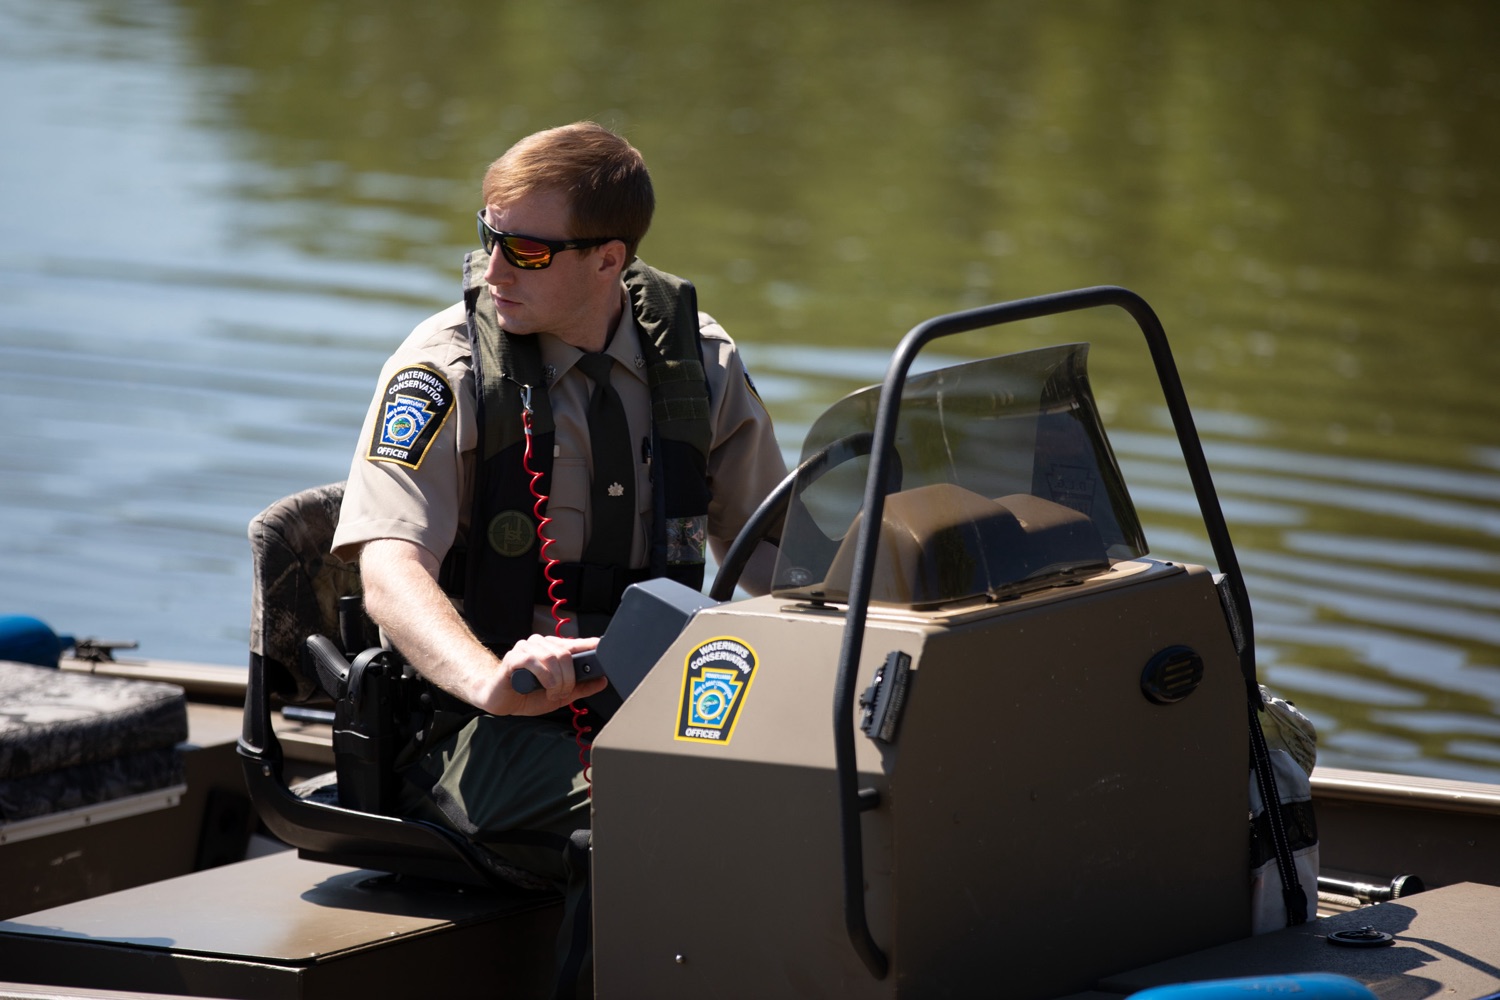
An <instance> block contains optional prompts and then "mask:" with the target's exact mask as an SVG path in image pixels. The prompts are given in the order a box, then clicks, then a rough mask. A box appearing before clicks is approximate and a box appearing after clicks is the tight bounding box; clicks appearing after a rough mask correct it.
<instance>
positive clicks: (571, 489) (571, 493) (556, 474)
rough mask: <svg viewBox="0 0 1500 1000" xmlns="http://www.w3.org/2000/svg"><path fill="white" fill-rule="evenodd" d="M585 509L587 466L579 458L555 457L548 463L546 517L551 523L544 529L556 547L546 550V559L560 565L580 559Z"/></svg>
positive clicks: (587, 488)
mask: <svg viewBox="0 0 1500 1000" xmlns="http://www.w3.org/2000/svg"><path fill="white" fill-rule="evenodd" d="M588 506H589V470H588V465H587V463H585V462H584V460H583V459H581V458H563V457H562V456H557V457H556V458H554V459H553V460H552V496H551V497H549V498H548V500H547V516H548V517H550V518H552V521H551V523H550V524H548V525H546V526H545V528H544V530H545V531H546V533H547V535H548V537H550V538H553V539H555V540H556V544H554V545H552V546H551V547H549V548H548V550H547V555H548V556H550V557H552V558H554V559H559V560H561V561H563V562H577V561H578V560H579V559H580V558H582V556H583V545H584V532H585V531H587V530H588Z"/></svg>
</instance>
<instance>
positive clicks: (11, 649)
mask: <svg viewBox="0 0 1500 1000" xmlns="http://www.w3.org/2000/svg"><path fill="white" fill-rule="evenodd" d="M72 645H73V637H72V636H71V635H58V634H57V633H56V632H54V631H52V629H51V628H49V627H48V626H47V623H46V622H44V621H41V620H40V619H38V618H31V617H29V616H27V615H0V660H11V661H13V662H15V663H30V664H34V665H35V666H38V667H56V666H57V661H58V657H60V656H61V655H62V651H63V650H65V649H68V648H70V647H71V646H72Z"/></svg>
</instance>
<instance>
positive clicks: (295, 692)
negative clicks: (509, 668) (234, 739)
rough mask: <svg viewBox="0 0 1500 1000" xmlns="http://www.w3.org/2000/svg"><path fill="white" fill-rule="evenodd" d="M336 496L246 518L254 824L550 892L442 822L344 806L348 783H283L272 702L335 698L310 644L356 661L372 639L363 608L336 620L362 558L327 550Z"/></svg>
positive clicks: (373, 857)
mask: <svg viewBox="0 0 1500 1000" xmlns="http://www.w3.org/2000/svg"><path fill="white" fill-rule="evenodd" d="M343 497H344V484H343V483H332V484H329V485H326V486H317V487H313V488H311V489H307V490H303V491H302V492H300V493H295V494H293V495H291V496H289V497H285V498H283V499H281V500H278V501H276V502H275V503H273V504H271V506H269V507H267V508H266V509H265V510H263V511H261V512H260V513H259V514H257V515H256V516H255V517H254V518H252V519H251V521H250V528H249V535H250V548H251V553H252V557H253V569H252V578H253V579H252V583H253V588H252V589H253V598H252V602H251V628H250V677H249V683H248V685H247V687H246V692H245V714H244V725H243V730H242V733H241V736H240V740H239V753H240V757H241V759H242V763H243V765H244V770H245V780H246V783H247V785H248V786H249V790H250V797H251V799H252V801H254V803H255V806H256V809H257V811H258V812H259V814H260V817H261V820H262V821H263V822H264V823H265V825H266V827H267V828H268V829H269V830H270V831H271V833H272V834H273V835H275V836H276V837H278V838H280V839H281V840H282V841H284V842H286V843H288V844H290V845H291V846H293V847H296V848H297V849H298V851H299V853H300V854H301V855H302V856H303V857H307V858H311V859H313V860H317V861H327V862H331V863H334V864H345V865H350V866H352V867H358V868H370V869H374V870H376V871H385V872H393V873H397V874H406V875H416V876H421V877H426V878H435V879H440V880H443V881H450V882H462V883H468V884H475V885H483V886H489V887H502V886H503V887H510V888H521V889H528V890H536V891H549V890H550V885H549V883H547V882H546V881H544V880H542V879H540V878H538V877H537V876H535V875H532V874H531V873H529V872H526V871H523V870H521V869H518V868H515V867H513V866H510V865H507V864H505V863H503V862H501V861H500V860H499V859H497V858H496V857H495V855H493V854H492V853H490V852H489V851H486V850H485V849H484V848H481V847H479V846H477V845H475V844H473V843H471V842H469V841H468V840H466V839H465V838H463V837H462V836H460V835H459V834H457V833H454V832H453V831H451V830H448V829H446V828H444V827H441V826H438V825H436V824H433V823H428V822H425V821H422V820H416V819H406V818H402V817H398V816H393V815H383V814H381V813H379V812H369V811H360V810H356V809H353V808H349V805H350V802H349V800H350V796H349V795H348V794H347V790H341V791H340V792H339V794H338V795H337V801H338V803H339V804H337V805H334V804H331V801H330V799H329V797H327V796H325V795H315V796H310V797H302V796H299V795H298V794H296V793H294V792H293V791H292V790H291V789H290V788H288V786H287V783H286V781H285V780H284V779H283V774H282V761H283V757H282V750H281V745H280V742H279V741H278V740H277V738H276V732H275V728H274V726H273V723H272V714H271V704H272V700H273V698H276V699H279V700H280V701H282V702H286V703H302V702H308V701H313V700H316V699H320V698H327V697H329V696H330V695H331V694H332V693H331V692H328V691H325V690H324V689H323V685H322V683H321V682H320V679H319V675H318V672H317V670H316V669H314V657H313V656H312V655H311V653H310V652H309V648H310V643H309V640H310V639H312V640H313V642H318V641H320V640H319V639H318V638H317V637H322V638H323V639H326V640H328V641H331V642H332V643H333V644H334V646H335V647H337V650H338V652H339V653H341V654H342V656H343V657H344V658H346V659H348V658H355V659H356V663H355V664H354V665H355V666H357V664H358V655H359V654H361V653H362V652H363V648H362V647H364V646H365V645H366V644H370V645H374V637H373V635H372V634H371V633H372V632H373V629H372V628H371V627H370V626H369V625H368V623H367V622H366V621H365V620H364V616H363V613H362V611H360V612H358V613H355V614H351V613H349V605H348V604H347V602H345V603H344V608H345V614H344V616H343V617H344V620H343V621H342V622H341V621H340V605H341V602H343V599H345V598H351V597H358V596H359V595H360V593H361V590H360V580H359V567H358V565H357V564H353V563H346V562H343V561H342V560H340V559H337V558H335V557H334V556H333V555H332V554H331V553H330V551H329V549H330V547H331V544H332V541H333V532H334V528H335V527H336V526H337V524H338V518H339V508H340V506H341V504H342V502H343ZM356 609H357V604H356ZM325 648H326V647H325ZM344 666H346V667H348V666H351V665H350V664H347V663H345V664H344ZM341 766H342V765H341ZM341 773H342V772H341ZM366 777H368V776H366ZM378 777H379V778H380V779H381V780H385V779H386V778H388V777H390V776H388V775H383V774H382V775H379V776H378ZM341 781H342V779H341Z"/></svg>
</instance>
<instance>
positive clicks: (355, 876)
mask: <svg viewBox="0 0 1500 1000" xmlns="http://www.w3.org/2000/svg"><path fill="white" fill-rule="evenodd" d="M561 915H562V906H561V903H559V902H556V901H555V900H553V899H549V898H547V897H542V896H537V895H534V894H526V893H524V892H520V891H516V892H506V891H504V890H485V889H479V888H469V887H456V886H446V885H438V884H435V883H418V882H413V881H411V880H398V879H397V878H396V877H395V876H390V875H385V874H382V873H378V872H371V871H365V870H361V869H351V868H345V867H342V866H339V865H328V864H322V863H320V862H315V861H307V860H304V859H302V858H299V857H298V856H297V854H296V852H294V851H280V852H277V853H275V854H271V855H267V856H265V857H261V858H256V859H253V860H250V861H243V862H240V863H238V864H232V865H224V866H222V867H219V868H213V869H209V870H207V871H201V872H195V873H193V874H191V875H185V876H182V877H180V878H174V879H168V880H166V881H163V882H156V883H153V884H150V885H143V886H138V887H136V888H133V889H126V890H124V891H121V892H116V893H111V894H109V895H105V896H99V897H96V898H94V899H89V900H83V901H81V902H77V903H70V904H68V905H65V906H59V907H54V908H52V909H49V910H42V911H39V912H37V913H32V914H27V915H25V916H21V917H16V918H14V919H12V920H7V921H0V969H4V970H5V978H7V979H13V980H16V981H20V982H29V983H44V984H48V985H56V986H65V987H76V988H82V989H114V990H133V991H140V992H160V993H175V994H182V993H187V994H190V995H195V996H212V997H247V998H283V997H285V998H293V997H298V998H306V1000H316V998H319V997H348V996H361V995H363V996H402V995H411V996H481V995H483V996H496V995H500V996H510V995H514V996H534V995H546V994H547V993H548V992H549V990H550V988H551V983H550V978H549V977H550V975H551V957H552V953H553V949H554V947H555V943H556V936H557V928H558V924H559V922H560V920H561ZM538 959H540V961H539V960H538ZM512 991H513V992H512Z"/></svg>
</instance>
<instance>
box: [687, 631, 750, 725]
mask: <svg viewBox="0 0 1500 1000" xmlns="http://www.w3.org/2000/svg"><path fill="white" fill-rule="evenodd" d="M756 663H757V660H756V656H755V650H753V649H751V648H750V647H749V646H748V645H746V644H745V643H744V642H742V641H740V640H739V639H734V638H730V637H728V636H720V637H718V638H716V639H709V640H708V641H707V642H703V643H699V644H698V645H697V646H695V647H694V648H693V650H692V652H690V653H688V655H687V659H686V660H685V661H684V663H683V668H682V695H681V701H680V703H679V706H678V709H677V732H676V734H675V736H674V738H675V739H679V740H688V741H690V742H694V743H728V742H729V738H730V737H731V736H733V735H734V725H735V722H736V721H737V720H738V719H739V714H740V708H741V706H743V705H744V703H745V697H746V695H747V694H749V691H750V683H751V681H753V680H754V679H755V667H756Z"/></svg>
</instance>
